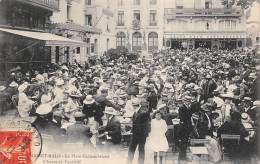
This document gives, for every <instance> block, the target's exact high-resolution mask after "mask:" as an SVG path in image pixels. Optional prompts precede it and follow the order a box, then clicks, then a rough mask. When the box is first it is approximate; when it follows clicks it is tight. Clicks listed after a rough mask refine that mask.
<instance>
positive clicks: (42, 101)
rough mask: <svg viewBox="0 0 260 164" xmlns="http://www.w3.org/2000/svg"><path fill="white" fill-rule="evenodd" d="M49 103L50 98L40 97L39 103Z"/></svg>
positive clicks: (46, 96)
mask: <svg viewBox="0 0 260 164" xmlns="http://www.w3.org/2000/svg"><path fill="white" fill-rule="evenodd" d="M50 101H51V97H50V96H48V95H42V97H41V103H42V104H44V103H47V102H50Z"/></svg>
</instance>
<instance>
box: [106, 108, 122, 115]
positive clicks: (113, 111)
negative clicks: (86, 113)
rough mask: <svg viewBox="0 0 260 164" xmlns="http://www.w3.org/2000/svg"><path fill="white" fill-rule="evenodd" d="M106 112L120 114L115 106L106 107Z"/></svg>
mask: <svg viewBox="0 0 260 164" xmlns="http://www.w3.org/2000/svg"><path fill="white" fill-rule="evenodd" d="M104 113H105V114H110V115H115V116H117V115H119V112H118V111H116V110H115V109H114V108H112V107H106V108H105V111H104Z"/></svg>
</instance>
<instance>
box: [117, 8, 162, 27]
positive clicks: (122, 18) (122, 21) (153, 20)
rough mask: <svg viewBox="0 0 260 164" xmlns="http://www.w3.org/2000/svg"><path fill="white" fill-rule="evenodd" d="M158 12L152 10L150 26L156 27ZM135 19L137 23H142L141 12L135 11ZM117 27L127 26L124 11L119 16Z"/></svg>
mask: <svg viewBox="0 0 260 164" xmlns="http://www.w3.org/2000/svg"><path fill="white" fill-rule="evenodd" d="M156 16H157V12H156V10H150V16H149V24H150V26H156V25H157V21H156ZM133 17H134V20H135V21H138V22H140V20H141V16H140V10H134V13H133ZM117 25H118V26H124V25H125V14H124V11H119V12H118V14H117Z"/></svg>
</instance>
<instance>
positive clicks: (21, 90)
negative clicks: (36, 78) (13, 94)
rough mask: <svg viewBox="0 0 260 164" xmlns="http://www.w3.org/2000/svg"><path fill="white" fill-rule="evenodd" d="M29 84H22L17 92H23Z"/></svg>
mask: <svg viewBox="0 0 260 164" xmlns="http://www.w3.org/2000/svg"><path fill="white" fill-rule="evenodd" d="M28 85H29V83H28V82H24V83H23V84H22V85H20V86H19V88H18V91H19V92H24V90H25V89H26V88H27V87H28Z"/></svg>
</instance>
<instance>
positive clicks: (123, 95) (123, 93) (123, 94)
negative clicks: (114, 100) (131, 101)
mask: <svg viewBox="0 0 260 164" xmlns="http://www.w3.org/2000/svg"><path fill="white" fill-rule="evenodd" d="M118 96H119V97H120V98H124V97H127V93H126V92H125V91H123V92H120V93H119V95H118Z"/></svg>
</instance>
